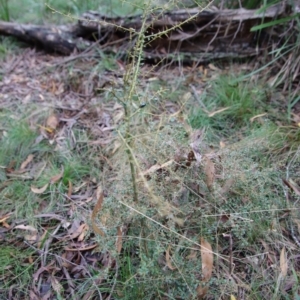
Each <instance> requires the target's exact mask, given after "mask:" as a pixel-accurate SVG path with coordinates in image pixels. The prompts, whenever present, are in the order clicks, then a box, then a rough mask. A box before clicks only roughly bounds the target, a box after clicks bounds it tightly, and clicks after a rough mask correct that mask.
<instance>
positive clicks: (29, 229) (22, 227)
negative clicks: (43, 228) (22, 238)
mask: <svg viewBox="0 0 300 300" xmlns="http://www.w3.org/2000/svg"><path fill="white" fill-rule="evenodd" d="M14 229H21V230H28V231H32V232H37V229H36V228H34V227H33V226H30V225H23V224H21V225H17V226H15V227H14Z"/></svg>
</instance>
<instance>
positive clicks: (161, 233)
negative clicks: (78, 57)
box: [0, 0, 300, 300]
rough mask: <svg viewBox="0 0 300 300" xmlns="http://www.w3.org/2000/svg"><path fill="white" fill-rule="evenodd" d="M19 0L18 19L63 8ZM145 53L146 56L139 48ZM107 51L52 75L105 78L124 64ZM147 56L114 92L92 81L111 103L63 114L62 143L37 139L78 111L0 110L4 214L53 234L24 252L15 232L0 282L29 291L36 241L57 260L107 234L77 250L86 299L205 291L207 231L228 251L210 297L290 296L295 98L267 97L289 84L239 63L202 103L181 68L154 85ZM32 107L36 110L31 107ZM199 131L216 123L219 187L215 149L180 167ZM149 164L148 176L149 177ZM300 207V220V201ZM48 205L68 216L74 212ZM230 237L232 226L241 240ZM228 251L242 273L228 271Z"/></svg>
mask: <svg viewBox="0 0 300 300" xmlns="http://www.w3.org/2000/svg"><path fill="white" fill-rule="evenodd" d="M48 3H49V5H50V6H51V7H53V8H54V9H55V10H57V11H60V12H62V13H64V14H68V13H70V14H74V15H78V14H80V13H81V12H82V11H84V10H86V9H87V8H94V9H95V6H94V5H98V4H99V3H95V2H83V1H82V2H80V1H75V0H74V1H67V2H61V1H49V2H48ZM101 3H102V2H101ZM103 3H104V2H103ZM105 3H106V6H107V10H104V11H105V12H110V13H112V14H113V15H121V14H122V13H126V14H127V13H136V12H137V11H138V9H140V8H141V6H140V5H139V3H138V2H136V5H133V6H131V4H130V3H128V2H126V3H125V2H124V3H123V4H122V5H119V6H118V5H117V2H114V1H112V2H110V3H108V1H107V2H105ZM118 3H119V2H118ZM16 4H17V1H12V2H11V3H10V5H11V7H12V15H11V18H15V19H19V20H22V18H24V19H23V20H24V21H32V20H34V22H36V23H42V22H50V21H53V20H54V19H55V18H56V17H58V15H55V16H53V15H52V16H51V14H52V12H51V10H49V9H48V8H47V7H45V6H44V5H42V3H41V2H38V1H33V0H32V1H28V5H25V7H26V11H25V13H24V15H23V16H22V18H21V16H20V11H18V10H13V7H14V5H16ZM25 4H26V3H25ZM119 4H120V3H119ZM109 6H110V7H109ZM127 6H128V7H127ZM96 8H97V7H96ZM36 12H38V13H37V14H36ZM35 14H36V15H35ZM33 16H36V19H34V18H33ZM44 16H45V17H46V18H45V19H43V17H44ZM60 17H61V16H59V18H60ZM56 21H57V22H62V19H60V21H58V19H57V20H56ZM135 50H136V51H137V52H138V50H139V48H138V46H137V49H135ZM100 54H101V60H100V61H99V60H97V59H95V60H92V59H93V58H91V61H92V62H91V63H90V64H88V63H86V64H84V63H82V61H81V62H79V63H78V62H77V61H76V62H72V64H71V67H70V65H68V66H67V67H66V68H65V69H63V70H62V68H63V67H64V66H63V67H61V66H59V68H57V69H55V68H54V69H53V73H55V72H57V73H58V72H59V74H60V75H61V77H62V78H61V80H62V82H64V83H65V84H66V86H68V88H70V89H71V90H72V91H73V92H75V93H76V92H78V93H81V92H82V91H85V88H86V86H85V84H86V82H87V80H88V78H89V76H90V75H91V73H93V74H96V75H95V81H98V80H100V79H101V78H102V77H104V76H107V74H110V73H111V72H114V70H115V69H116V70H118V68H116V67H117V65H116V60H115V57H114V56H109V55H106V54H103V53H100ZM138 57H139V56H138ZM140 58H141V57H140ZM135 62H136V61H135ZM77 63H78V65H77ZM133 65H134V64H133ZM91 66H92V67H91ZM135 66H137V67H134V68H133V69H130V70H129V71H128V73H127V74H125V76H124V78H123V79H124V82H122V81H121V79H120V78H119V79H120V82H121V83H120V84H119V83H118V82H117V83H115V82H113V83H112V84H111V86H109V88H106V87H105V90H103V89H97V88H98V86H97V85H96V84H95V85H94V86H92V87H93V88H94V87H95V90H97V97H99V99H98V98H97V99H96V100H95V99H93V101H95V102H92V101H91V102H89V101H87V102H85V103H84V108H85V109H86V112H85V113H84V114H82V115H81V116H80V117H79V118H78V119H76V122H75V123H74V125H73V126H72V127H70V126H67V122H66V121H62V122H60V124H59V126H58V128H57V132H56V133H57V134H58V135H57V136H55V138H54V139H53V137H52V138H50V137H47V134H46V133H45V132H44V135H45V137H44V140H43V141H39V142H38V140H37V138H38V137H39V135H40V130H41V129H42V128H43V124H44V123H45V120H46V119H47V116H48V115H50V114H52V113H57V114H62V115H63V114H64V113H66V115H68V114H69V113H70V111H69V110H64V109H57V110H54V111H53V110H50V109H49V111H41V113H37V107H35V106H34V105H32V106H31V105H24V107H23V106H22V107H21V106H17V109H16V110H13V109H6V110H5V109H4V108H3V109H1V111H0V143H1V147H0V201H1V203H2V206H1V216H2V215H5V214H7V213H11V215H10V218H9V219H8V221H7V222H9V223H10V224H14V222H20V223H21V224H25V225H31V226H34V227H35V228H37V229H38V232H39V234H40V235H41V234H42V233H43V232H45V231H48V234H47V235H46V236H45V237H44V240H43V241H42V244H41V245H40V246H38V245H37V244H33V245H31V246H28V247H27V248H26V249H27V250H26V251H23V249H22V248H20V244H18V241H19V238H20V237H21V238H22V241H25V242H27V244H26V245H28V241H27V233H25V232H22V231H21V230H17V229H16V230H11V231H10V232H5V236H6V239H7V240H9V241H12V242H13V243H14V246H6V245H5V246H4V247H2V248H1V249H0V264H1V262H2V261H4V262H3V264H2V266H3V267H2V266H1V267H2V269H1V268H0V270H1V272H2V273H1V276H2V277H5V278H6V279H5V281H4V284H3V287H1V288H2V289H3V290H4V291H5V293H6V294H7V293H8V291H9V286H11V285H12V284H14V283H16V284H18V285H19V286H20V288H19V292H20V297H19V298H20V299H21V296H23V295H26V296H27V295H28V293H29V291H30V285H31V284H32V276H33V274H34V273H35V272H36V271H37V270H38V269H39V268H40V267H41V265H40V258H39V256H37V257H38V258H37V259H36V260H35V263H34V264H29V265H28V264H27V261H26V259H27V257H29V256H30V255H31V253H32V252H31V251H33V250H34V249H35V252H34V253H40V252H39V251H45V252H46V253H47V257H46V258H45V260H46V262H45V263H46V265H48V264H51V263H52V261H53V260H54V256H53V254H55V255H57V256H59V257H60V259H61V258H62V257H65V255H67V254H68V255H70V253H67V250H66V249H67V247H69V246H70V247H75V246H74V245H76V246H78V245H79V246H82V245H84V246H86V245H90V244H93V243H96V242H97V243H98V246H97V247H96V248H94V249H93V250H92V251H88V250H87V251H83V250H82V251H74V253H75V254H74V255H75V256H72V257H71V256H70V257H71V258H70V259H71V260H72V263H73V264H74V265H76V268H77V269H76V268H75V271H74V269H73V266H72V267H71V266H67V267H66V268H67V269H68V271H69V272H70V275H71V276H74V277H72V281H73V282H74V283H75V288H74V294H75V296H76V297H78V298H83V297H84V296H86V295H87V293H88V292H90V291H92V292H93V296H94V297H96V298H97V297H98V296H99V295H98V294H99V293H103V294H105V295H106V296H108V294H109V293H112V296H113V298H115V299H149V300H150V299H189V298H191V299H193V298H196V297H197V295H196V288H197V286H198V285H199V282H200V281H201V278H202V270H201V268H202V261H201V255H200V251H199V240H200V238H201V237H203V238H205V239H206V240H207V241H208V242H209V243H210V244H211V245H212V247H213V251H214V252H215V254H216V255H215V256H214V272H213V276H212V278H211V279H210V281H209V282H208V287H209V289H208V297H209V298H211V299H217V298H221V297H223V298H228V297H229V296H230V295H235V296H236V297H237V289H238V288H239V289H240V288H241V287H247V288H245V297H246V298H249V299H265V297H266V295H269V296H268V297H269V298H268V299H271V298H272V297H273V298H274V299H275V298H276V297H277V298H278V299H281V298H284V297H285V298H287V297H288V296H291V295H292V294H296V292H297V291H295V290H292V291H283V290H282V289H280V290H279V292H277V294H275V287H276V284H277V280H278V276H279V275H278V274H279V272H280V265H279V261H280V252H281V251H282V248H283V247H284V246H285V247H286V249H287V252H288V257H289V259H290V258H291V257H292V255H296V254H297V249H296V248H295V247H294V242H293V240H291V238H290V235H289V233H288V232H289V231H288V225H287V222H286V219H287V218H288V215H287V213H288V212H289V211H290V210H291V209H294V208H295V209H297V201H298V195H296V194H295V193H293V192H292V191H287V189H286V187H284V186H283V183H282V178H286V176H287V174H288V176H289V177H290V178H292V179H294V181H297V183H298V184H299V182H298V174H299V167H298V166H299V142H300V129H299V127H298V126H296V125H293V124H291V120H290V117H291V115H292V114H291V112H292V111H293V109H294V108H295V106H296V103H297V101H296V100H293V101H290V102H289V103H285V102H283V103H279V102H275V101H271V100H270V98H271V99H272V97H268V94H271V95H273V93H275V92H277V91H275V90H272V89H271V88H265V86H266V82H265V81H264V79H263V78H260V79H259V81H253V80H250V79H249V78H247V79H245V78H246V76H247V75H249V74H234V72H233V71H229V72H227V73H226V72H225V71H224V72H223V74H221V75H220V76H218V77H215V79H213V80H211V81H209V82H208V83H207V86H206V88H205V90H204V91H202V92H203V93H202V95H201V97H200V98H199V99H194V98H193V97H187V96H186V95H188V92H189V88H188V87H187V86H184V82H185V78H184V76H183V75H180V76H179V78H171V79H170V80H165V81H162V80H157V79H156V80H152V81H150V80H148V79H145V78H147V76H145V74H146V72H147V68H146V67H145V68H144V66H143V65H138V64H137V62H136V64H135ZM143 68H144V69H143ZM183 69H184V67H183ZM184 70H185V69H184ZM107 71H109V72H107ZM185 71H186V70H185ZM169 72H172V70H171V71H169ZM149 73H150V72H149ZM135 74H137V78H134V75H135ZM180 74H184V72H180ZM48 75H49V77H51V76H52V74H51V73H49V74H48ZM129 75H130V76H129ZM147 75H148V74H147ZM150 75H151V76H152V74H151V73H150ZM155 76H156V77H157V73H155ZM153 77H154V75H153ZM89 79H90V78H89ZM89 83H90V84H92V82H90V81H89ZM107 85H109V83H107ZM110 89H111V90H110ZM291 99H294V98H291ZM49 101H50V100H49ZM116 103H118V104H119V105H120V104H121V107H120V106H116ZM116 107H117V108H116ZM282 107H283V108H284V109H283V113H282ZM285 108H287V109H286V110H285ZM33 112H35V114H37V116H36V117H35V118H32V117H30V116H32V115H33ZM122 112H123V115H122V114H120V113H122ZM76 113H77V112H76ZM103 116H106V119H105V120H103V119H102V118H103ZM254 117H255V118H254ZM116 119H118V121H116ZM105 121H107V122H108V123H109V126H111V128H110V129H109V130H107V131H105V130H103V127H104V129H105V126H103V124H104V123H105ZM187 123H188V124H187ZM189 125H190V126H191V128H189ZM198 128H201V129H203V128H205V137H204V139H203V141H202V145H201V146H200V147H199V148H200V149H201V151H202V153H201V154H202V155H205V154H207V155H209V153H210V152H212V153H214V155H212V153H210V155H211V156H210V157H211V158H210V161H211V163H212V164H213V165H214V167H215V173H216V174H215V175H216V176H215V179H214V181H213V182H212V184H211V186H208V184H207V177H208V174H207V170H206V166H207V160H208V158H207V157H206V158H205V157H204V158H203V160H202V162H201V163H200V164H198V165H197V164H196V163H195V162H194V161H193V162H192V163H191V166H190V167H187V166H186V164H185V161H183V162H182V165H181V166H180V167H178V166H176V164H175V163H174V160H176V158H177V157H180V158H182V157H186V156H187V155H188V154H189V153H190V151H191V147H190V143H191V141H190V138H189V131H190V130H193V129H198ZM106 129H107V128H106ZM107 132H108V133H107ZM105 134H107V136H106V139H105ZM103 140H104V141H105V142H106V143H104V142H103ZM221 142H223V143H224V144H223V145H222V144H221ZM113 149H114V151H112V150H113ZM112 152H113V153H112ZM30 154H33V155H34V159H33V161H32V162H31V163H30V164H29V165H28V167H27V169H28V170H26V172H21V173H20V174H18V172H17V171H20V170H19V169H20V166H21V164H22V163H23V162H24V161H25V160H26V158H27V157H28V155H30ZM166 162H168V163H169V164H167V166H165V167H164V168H163V169H158V170H157V171H152V172H151V168H153V166H155V165H159V164H160V165H162V164H164V163H166ZM143 172H146V173H147V172H148V173H147V174H146V175H145V176H144V177H142V176H141V173H143ZM60 174H61V177H58V175H60ZM54 177H56V179H55V180H53V178H54ZM51 179H52V181H54V182H51ZM133 181H134V184H135V185H134V184H133ZM45 185H47V188H46V190H45V191H44V192H43V193H36V192H34V189H33V187H34V188H41V187H43V186H45ZM100 187H101V189H102V190H103V191H104V194H105V197H104V199H103V203H102V207H101V209H100V210H99V212H98V214H97V217H96V218H95V219H96V220H95V222H96V223H97V224H98V225H99V228H101V230H103V231H104V232H105V236H104V237H103V236H100V235H97V234H96V233H95V232H94V230H93V227H92V224H91V223H92V222H91V215H92V210H93V208H94V207H95V205H96V202H97V197H99V195H97V193H98V192H99V189H100ZM133 187H135V188H136V189H137V193H136V197H135V193H134V191H133V189H134V188H133ZM69 192H70V195H68V194H69ZM288 192H289V193H288ZM287 195H288V196H289V199H288V200H289V201H287ZM289 202H290V203H289ZM293 213H294V217H295V218H296V219H298V218H299V217H298V213H297V211H295V212H294V211H293ZM41 214H44V215H45V214H48V215H49V214H51V215H52V216H53V215H54V216H57V215H59V216H60V217H61V218H62V219H63V221H60V220H57V219H53V220H49V219H47V218H43V217H41ZM76 222H78V223H79V224H86V225H88V226H89V228H88V230H87V233H86V235H85V236H84V237H83V240H81V241H79V240H78V239H77V237H76V238H70V234H72V233H70V232H71V228H72V226H73V225H74V224H75V225H76ZM75 225H74V226H75ZM121 226H122V227H125V228H127V231H126V233H125V235H124V238H123V244H122V250H121V253H117V250H116V237H117V235H118V228H119V227H121ZM56 229H58V231H57V232H55V230H56ZM224 234H225V235H226V234H227V235H228V234H229V235H230V237H231V241H232V249H231V248H230V247H231V246H230V243H229V240H228V238H226V237H225V236H224ZM51 238H52V240H51ZM22 245H23V246H24V244H22ZM39 247H40V248H39ZM47 247H49V249H48V248H47ZM20 249H22V250H20ZM36 249H38V250H36ZM168 251H169V254H170V256H171V258H170V261H169V265H168V264H167V262H166V259H167V258H166V253H167V252H168ZM70 252H71V251H70ZM100 254H101V255H100ZM23 255H24V256H23ZM230 255H233V258H234V264H235V268H234V270H233V272H234V275H235V276H236V277H235V278H239V281H238V282H235V281H234V280H229V279H228V278H229V276H230V275H229V270H230V266H229V263H228V260H229V257H230ZM267 255H272V257H273V258H272V257H271V256H267ZM270 257H271V258H270ZM83 258H84V259H83ZM81 259H82V260H81ZM88 259H91V261H92V260H93V259H94V265H93V264H92V263H90V264H89V263H86V261H87V260H88ZM272 259H274V260H273V261H272ZM20 261H21V262H22V263H19V262H20ZM24 261H25V263H23V262H24ZM289 261H291V260H289ZM54 262H55V266H56V267H57V268H58V271H57V273H55V272H53V274H52V276H54V277H55V278H57V279H58V278H63V280H61V282H60V283H61V284H62V285H63V287H64V289H65V286H67V285H68V282H67V280H66V278H65V277H64V273H63V271H62V268H61V261H60V260H56V261H54ZM110 263H111V265H110ZM170 264H171V265H172V266H173V269H172V268H170ZM293 267H294V266H293ZM295 268H296V266H295ZM295 268H292V267H291V268H290V269H289V270H288V276H289V277H287V282H288V279H291V277H292V276H293V278H294V279H295V280H296V281H298V280H299V278H298V275H297V270H296V269H295ZM82 270H83V272H82V273H80V271H82ZM245 270H247V275H245ZM72 272H74V273H72ZM74 274H75V275H74ZM44 276H45V277H46V276H48V275H47V274H44ZM99 279H101V281H97V280H99ZM41 282H42V281H39V284H41ZM99 282H100V283H99ZM266 282H267V283H268V285H266V284H265V283H266ZM1 284H2V283H1ZM51 291H52V294H53V295H55V297H57V298H58V299H59V298H60V297H61V298H64V297H65V298H69V297H72V295H71V292H70V291H69V290H67V289H65V290H63V291H61V293H60V292H58V291H55V290H54V287H53V286H51ZM22 293H24V294H22ZM26 296H25V298H26ZM91 297H92V296H91ZM98 298H99V297H98Z"/></svg>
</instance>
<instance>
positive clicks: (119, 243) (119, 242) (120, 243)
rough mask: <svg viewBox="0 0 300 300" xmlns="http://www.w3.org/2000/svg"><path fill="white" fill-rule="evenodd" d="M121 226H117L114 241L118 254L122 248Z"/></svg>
mask: <svg viewBox="0 0 300 300" xmlns="http://www.w3.org/2000/svg"><path fill="white" fill-rule="evenodd" d="M122 238H123V234H122V228H121V227H120V226H118V227H117V241H116V248H117V252H118V253H119V254H120V253H121V250H122Z"/></svg>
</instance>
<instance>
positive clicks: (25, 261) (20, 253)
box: [0, 244, 33, 299]
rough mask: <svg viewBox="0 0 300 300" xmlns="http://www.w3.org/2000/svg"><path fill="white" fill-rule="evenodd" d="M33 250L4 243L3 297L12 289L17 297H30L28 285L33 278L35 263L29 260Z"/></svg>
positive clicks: (1, 265) (0, 257) (1, 257)
mask: <svg viewBox="0 0 300 300" xmlns="http://www.w3.org/2000/svg"><path fill="white" fill-rule="evenodd" d="M32 255H33V252H32V251H30V250H28V249H21V248H19V247H14V246H12V245H5V244H2V246H1V249H0V278H1V280H0V290H1V294H2V296H3V297H8V293H3V291H8V290H9V289H10V288H12V291H13V293H14V295H15V296H16V297H18V298H19V299H22V298H23V297H24V296H25V297H28V296H29V295H28V286H29V285H30V282H31V280H32V271H33V265H32V264H31V263H30V262H29V258H30V257H32Z"/></svg>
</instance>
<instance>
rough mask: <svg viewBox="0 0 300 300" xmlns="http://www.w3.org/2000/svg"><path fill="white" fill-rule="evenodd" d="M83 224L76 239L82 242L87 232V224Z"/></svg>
mask: <svg viewBox="0 0 300 300" xmlns="http://www.w3.org/2000/svg"><path fill="white" fill-rule="evenodd" d="M84 225H85V226H83V228H82V231H81V233H80V235H79V237H78V239H77V240H78V241H79V242H82V241H83V240H84V238H85V236H86V234H87V232H88V231H89V225H87V224H84Z"/></svg>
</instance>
